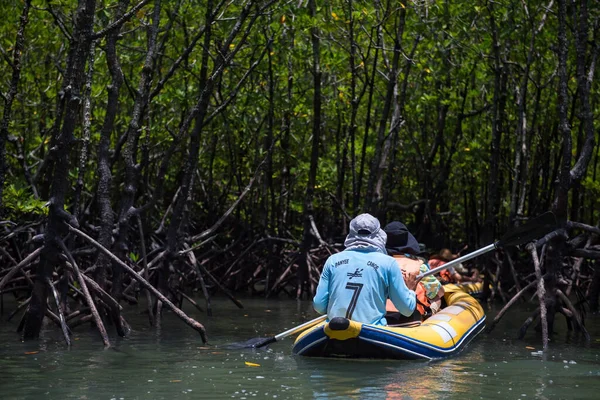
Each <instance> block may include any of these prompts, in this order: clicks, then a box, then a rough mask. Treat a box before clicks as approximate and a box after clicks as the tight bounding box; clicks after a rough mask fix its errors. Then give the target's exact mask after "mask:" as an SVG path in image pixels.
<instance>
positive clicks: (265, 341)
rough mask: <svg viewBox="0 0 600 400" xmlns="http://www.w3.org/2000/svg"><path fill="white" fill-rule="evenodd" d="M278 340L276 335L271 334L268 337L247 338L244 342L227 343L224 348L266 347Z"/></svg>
mask: <svg viewBox="0 0 600 400" xmlns="http://www.w3.org/2000/svg"><path fill="white" fill-rule="evenodd" d="M276 341H277V339H275V337H273V336H271V337H268V338H253V339H250V340H247V341H245V342H243V343H239V342H238V343H229V344H228V345H225V346H224V348H227V349H258V348H261V347H265V346H268V345H270V344H271V343H275V342H276Z"/></svg>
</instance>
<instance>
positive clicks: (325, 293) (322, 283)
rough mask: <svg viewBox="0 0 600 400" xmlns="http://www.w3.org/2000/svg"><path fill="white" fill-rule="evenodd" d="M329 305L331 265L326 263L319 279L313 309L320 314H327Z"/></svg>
mask: <svg viewBox="0 0 600 400" xmlns="http://www.w3.org/2000/svg"><path fill="white" fill-rule="evenodd" d="M328 304H329V264H328V263H327V262H326V263H325V266H324V267H323V272H322V273H321V278H320V279H319V285H318V286H317V292H316V293H315V298H314V299H313V307H314V309H315V311H316V312H318V313H319V314H326V313H327V306H328Z"/></svg>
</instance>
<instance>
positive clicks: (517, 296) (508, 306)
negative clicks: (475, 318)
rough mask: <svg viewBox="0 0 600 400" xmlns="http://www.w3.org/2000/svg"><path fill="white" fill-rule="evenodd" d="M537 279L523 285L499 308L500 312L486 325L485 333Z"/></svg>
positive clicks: (491, 328) (488, 331)
mask: <svg viewBox="0 0 600 400" xmlns="http://www.w3.org/2000/svg"><path fill="white" fill-rule="evenodd" d="M537 283H538V282H537V280H535V281H532V282H531V283H529V285H527V286H525V287H524V288H523V289H521V290H520V291H519V292H518V293H517V294H515V295H514V296H513V298H512V299H510V300H509V302H508V303H506V305H505V306H504V307H502V310H500V312H499V313H498V314H497V315H496V317H495V318H494V320H493V321H492V323H491V324H489V325H488V326H487V328H486V329H485V331H486V332H487V333H490V332H491V331H492V330H493V329H494V327H495V326H496V324H498V322H500V319H501V318H502V317H503V316H504V314H505V313H506V312H507V311H508V309H509V308H510V307H511V306H512V305H513V304H515V303H516V302H517V300H519V298H521V296H522V295H523V294H524V293H526V292H527V291H528V290H529V289H531V288H532V287H534V286H535V285H536V284H537Z"/></svg>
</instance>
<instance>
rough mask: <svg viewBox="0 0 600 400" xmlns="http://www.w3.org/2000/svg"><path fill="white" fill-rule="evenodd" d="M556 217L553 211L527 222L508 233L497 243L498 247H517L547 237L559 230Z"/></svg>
mask: <svg viewBox="0 0 600 400" xmlns="http://www.w3.org/2000/svg"><path fill="white" fill-rule="evenodd" d="M557 225H558V223H557V221H556V216H555V215H554V213H552V212H551V211H548V212H545V213H544V214H542V215H540V216H538V217H536V218H534V219H532V220H531V221H528V222H526V223H525V224H523V225H521V226H519V227H518V228H516V229H514V230H512V231H510V232H508V233H506V234H505V235H504V236H503V237H502V238H501V239H500V240H499V241H498V242H497V243H496V247H506V246H517V245H519V244H525V243H529V242H531V241H533V240H535V239H539V238H540V237H542V236H544V235H547V234H548V233H550V232H552V231H554V230H555V229H556V228H557Z"/></svg>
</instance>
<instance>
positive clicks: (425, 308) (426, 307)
mask: <svg viewBox="0 0 600 400" xmlns="http://www.w3.org/2000/svg"><path fill="white" fill-rule="evenodd" d="M415 294H416V295H417V311H419V314H421V316H424V315H425V314H427V313H428V312H429V311H430V306H431V303H430V302H429V299H428V298H427V292H426V291H425V286H424V285H423V284H422V283H421V282H419V283H418V284H417V288H416V289H415ZM385 310H386V311H387V312H398V310H397V309H396V307H394V304H393V303H392V301H391V300H390V299H387V301H386V304H385Z"/></svg>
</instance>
